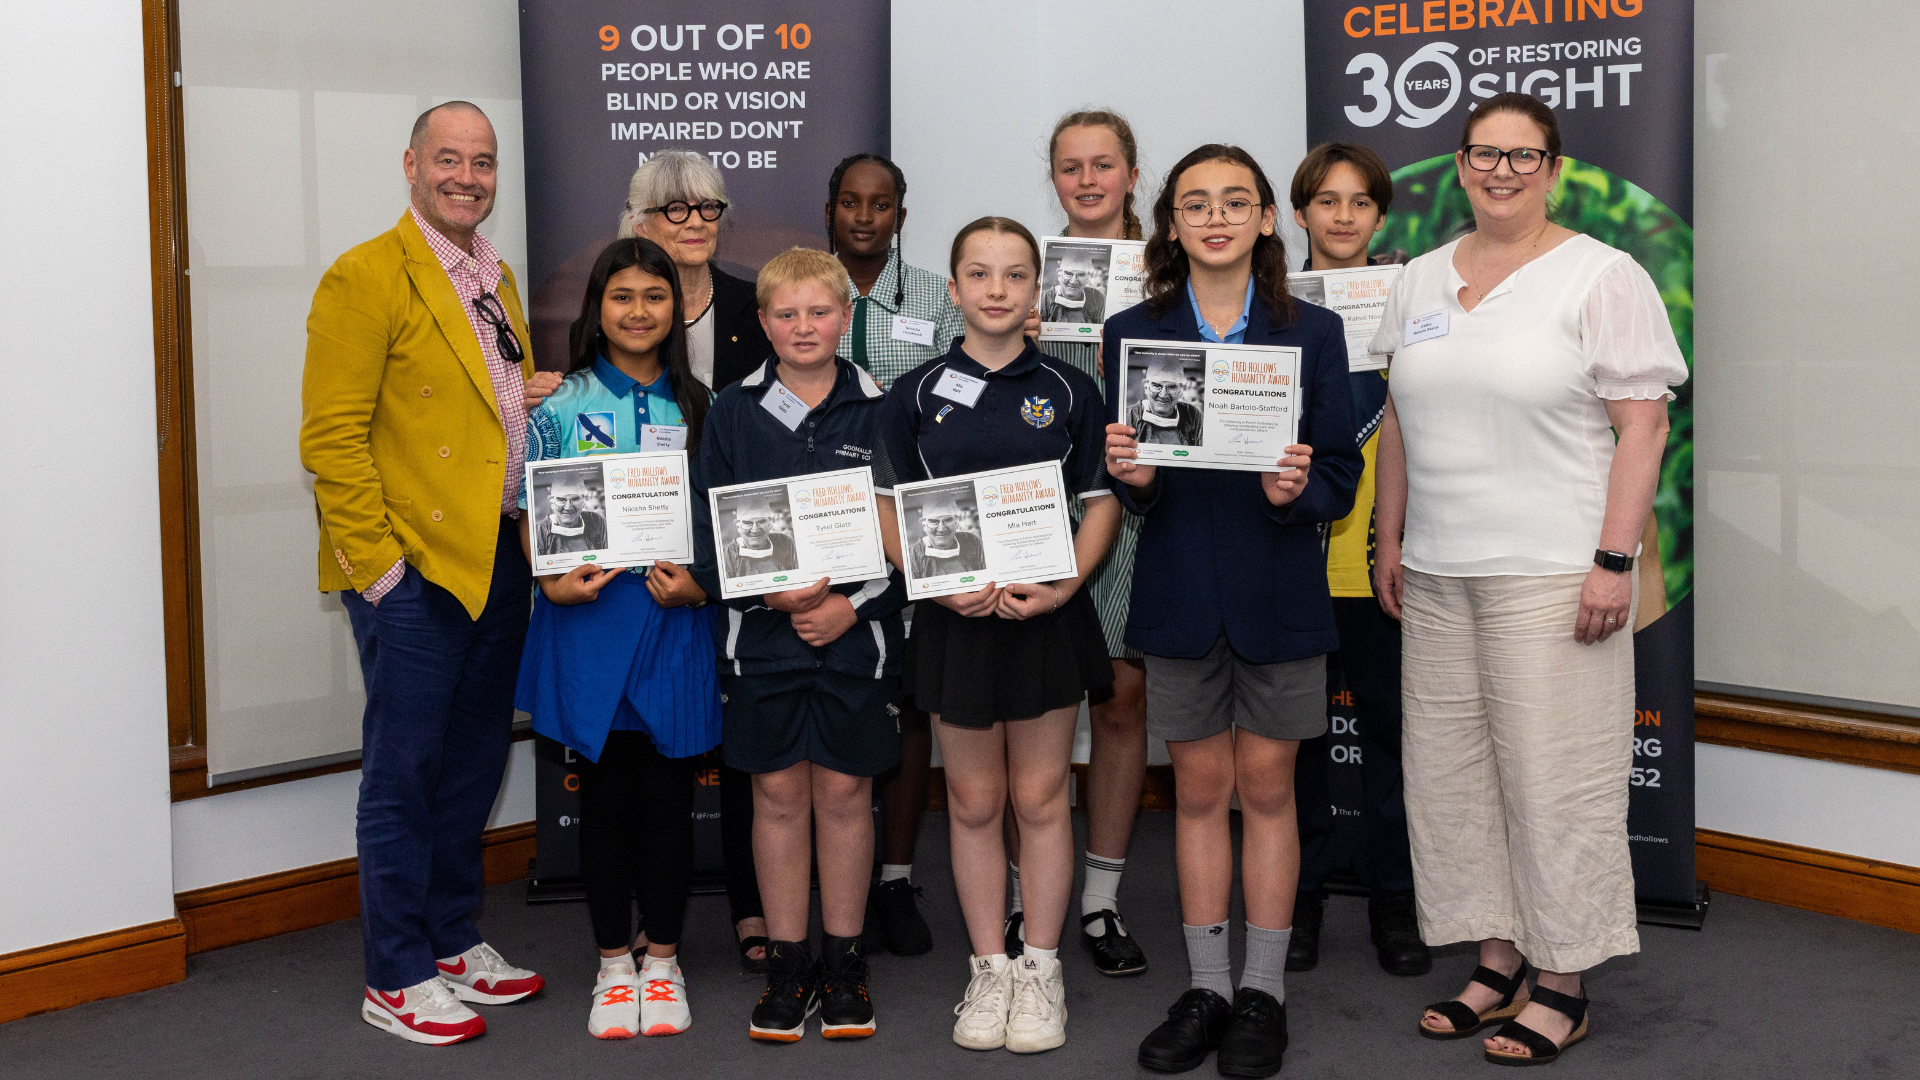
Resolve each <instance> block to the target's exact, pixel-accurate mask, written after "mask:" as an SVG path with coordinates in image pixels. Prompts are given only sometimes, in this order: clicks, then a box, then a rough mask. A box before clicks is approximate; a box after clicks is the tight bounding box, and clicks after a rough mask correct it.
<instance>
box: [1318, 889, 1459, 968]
mask: <svg viewBox="0 0 1920 1080" xmlns="http://www.w3.org/2000/svg"><path fill="white" fill-rule="evenodd" d="M1367 922H1368V923H1369V924H1370V925H1371V926H1372V928H1373V947H1374V949H1375V950H1376V951H1377V952H1378V953H1379V954H1380V967H1381V968H1382V969H1383V970H1385V971H1386V973H1387V974H1389V975H1425V974H1426V973H1427V972H1429V971H1432V970H1433V954H1432V953H1431V952H1429V951H1428V949H1427V943H1426V942H1424V941H1422V940H1420V920H1419V919H1418V918H1416V917H1415V915H1414V911H1413V894H1412V893H1410V892H1404V893H1375V894H1374V895H1373V896H1372V897H1371V898H1370V899H1368V900H1367ZM1315 929H1316V930H1317V929H1318V928H1317V927H1316V928H1315ZM1298 932H1299V931H1298V930H1295V933H1296V934H1297V933H1298ZM1288 959H1292V956H1291V954H1289V956H1288ZM1289 970H1291V967H1289Z"/></svg>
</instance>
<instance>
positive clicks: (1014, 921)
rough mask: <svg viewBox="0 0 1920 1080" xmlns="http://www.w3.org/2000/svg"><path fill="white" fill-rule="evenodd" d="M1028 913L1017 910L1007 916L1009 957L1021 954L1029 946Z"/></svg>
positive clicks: (1006, 935) (1006, 934)
mask: <svg viewBox="0 0 1920 1080" xmlns="http://www.w3.org/2000/svg"><path fill="white" fill-rule="evenodd" d="M1026 924H1027V913H1026V912H1024V911H1016V912H1014V913H1013V914H1011V915H1009V916H1007V926H1006V931H1005V934H1004V936H1005V937H1006V946H1007V957H1008V958H1009V959H1011V958H1013V957H1015V956H1019V955H1020V954H1021V952H1023V951H1024V950H1025V949H1026V947H1027V930H1026Z"/></svg>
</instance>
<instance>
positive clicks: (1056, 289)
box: [1039, 236, 1147, 343]
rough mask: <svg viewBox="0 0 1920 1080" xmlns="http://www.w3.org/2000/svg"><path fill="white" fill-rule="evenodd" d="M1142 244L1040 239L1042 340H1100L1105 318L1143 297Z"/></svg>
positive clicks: (1144, 254) (1144, 249)
mask: <svg viewBox="0 0 1920 1080" xmlns="http://www.w3.org/2000/svg"><path fill="white" fill-rule="evenodd" d="M1146 282H1147V245H1146V242H1145V241H1144V240H1089V239H1086V238H1084V237H1078V236H1074V237H1065V236H1047V237H1042V238H1041V240H1040V303H1039V307H1040V340H1041V341H1092V342H1096V343H1097V342H1098V341H1099V340H1100V328H1101V326H1102V325H1104V324H1105V323H1106V321H1107V316H1109V315H1112V314H1114V313H1116V312H1121V311H1125V310H1126V309H1128V308H1130V307H1132V306H1134V305H1135V304H1138V303H1139V302H1140V301H1141V299H1142V298H1143V297H1144V296H1145V290H1146Z"/></svg>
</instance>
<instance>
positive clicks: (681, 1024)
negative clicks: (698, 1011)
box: [640, 956, 693, 1035]
mask: <svg viewBox="0 0 1920 1080" xmlns="http://www.w3.org/2000/svg"><path fill="white" fill-rule="evenodd" d="M640 989H641V990H642V994H641V997H640V1033H641V1034H642V1035H678V1034H680V1033H681V1032H683V1031H685V1030H687V1029H688V1028H690V1027H692V1026H693V1010H692V1009H690V1008H689V1007H688V1005H687V979H686V976H684V975H682V974H680V965H679V964H678V963H676V962H674V960H673V959H672V958H670V957H664V956H650V957H648V958H647V967H646V970H645V971H642V972H641V973H640Z"/></svg>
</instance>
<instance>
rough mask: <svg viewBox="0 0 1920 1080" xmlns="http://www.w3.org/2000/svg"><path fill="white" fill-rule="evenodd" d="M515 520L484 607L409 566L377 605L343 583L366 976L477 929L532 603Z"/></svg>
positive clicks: (457, 948)
mask: <svg viewBox="0 0 1920 1080" xmlns="http://www.w3.org/2000/svg"><path fill="white" fill-rule="evenodd" d="M532 587H533V579H532V573H531V571H530V570H529V569H528V567H527V559H526V556H525V555H524V554H522V552H521V550H520V525H519V522H517V521H514V520H513V519H511V518H507V517H502V518H501V519H500V537H499V542H498V546H497V547H496V549H495V551H494V557H493V582H492V584H491V586H490V588H489V591H488V594H487V606H486V608H485V609H484V610H483V611H482V612H481V613H480V617H479V618H478V619H475V618H473V617H472V616H470V615H468V614H467V609H466V608H465V607H464V606H463V605H461V603H460V601H458V600H456V599H454V597H453V594H452V593H449V592H448V591H447V590H445V589H443V588H441V587H440V586H438V585H435V584H434V583H433V582H431V581H428V580H427V579H426V578H425V577H423V576H422V575H421V573H420V571H418V570H416V569H414V568H413V567H412V566H408V567H407V568H406V576H405V577H403V578H402V579H401V581H400V584H399V585H396V586H395V587H394V588H393V591H392V592H389V593H388V594H387V595H386V596H385V597H383V598H381V601H380V603H379V605H378V606H377V607H376V606H375V605H372V604H369V603H367V602H366V601H365V600H363V599H361V598H360V596H359V594H357V593H354V592H352V591H348V592H344V593H342V594H341V601H342V603H344V604H345V605H346V608H347V617H348V618H349V619H350V620H351V621H352V623H353V640H354V644H355V645H357V646H358V647H359V650H360V672H361V675H362V676H363V677H364V678H365V680H366V686H367V711H366V715H365V716H364V717H363V718H362V720H361V725H360V740H361V743H360V807H359V813H358V818H357V823H356V828H355V837H356V840H357V842H358V847H359V854H360V927H361V930H360V933H361V939H362V943H363V945H364V947H365V949H366V968H367V985H368V986H371V987H373V988H374V989H375V990H389V991H392V990H400V989H403V988H405V987H408V986H412V985H414V984H415V983H419V982H424V981H425V980H427V979H430V978H433V977H434V975H436V974H437V973H438V969H437V968H435V966H434V961H435V959H437V958H440V957H448V956H454V955H456V954H458V953H462V952H465V951H466V950H468V949H470V948H472V947H473V946H475V945H477V944H479V943H480V940H481V938H480V931H479V930H478V929H477V928H475V926H474V924H473V915H474V912H475V910H476V909H478V908H479V906H480V891H481V885H482V876H481V866H480V833H481V831H482V830H483V829H485V828H486V823H487V815H488V814H489V813H490V812H491V811H492V809H493V802H494V798H495V797H496V796H497V795H498V794H499V792H500V780H501V777H502V775H503V774H504V773H505V771H506V767H507V749H508V743H509V740H510V738H511V736H512V732H513V685H514V680H515V678H516V677H517V675H518V674H519V670H520V650H521V647H522V646H523V645H524V644H525V643H526V637H527V619H528V616H529V614H530V613H531V603H530V599H531V590H532Z"/></svg>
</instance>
